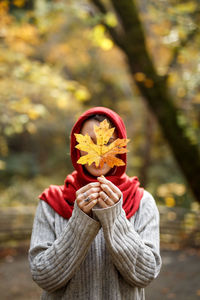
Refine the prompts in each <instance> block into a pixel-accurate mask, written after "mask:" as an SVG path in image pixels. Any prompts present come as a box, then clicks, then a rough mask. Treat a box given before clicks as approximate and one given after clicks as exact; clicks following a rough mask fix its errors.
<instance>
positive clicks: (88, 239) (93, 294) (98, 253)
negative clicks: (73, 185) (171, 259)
mask: <svg viewBox="0 0 200 300" xmlns="http://www.w3.org/2000/svg"><path fill="white" fill-rule="evenodd" d="M29 261H30V268H31V272H32V277H33V279H34V280H35V281H36V282H37V284H38V285H39V286H40V287H41V288H42V289H43V293H42V296H41V299H66V300H72V299H73V300H74V299H80V300H86V299H87V300H129V299H130V300H143V299H145V295H144V287H145V286H147V285H148V284H149V283H150V282H151V281H152V280H153V279H154V278H155V277H156V276H157V275H158V273H159V271H160V267H161V258H160V254H159V213H158V209H157V207H156V204H155V201H154V199H153V197H152V196H151V194H149V193H148V192H147V191H144V195H143V198H142V200H141V203H140V207H139V209H138V211H137V212H136V213H135V214H134V216H132V217H131V218H130V219H129V220H128V219H127V218H126V214H125V212H124V210H123V208H122V199H121V200H120V201H119V202H118V203H117V204H115V205H114V206H112V207H109V208H106V209H101V208H96V207H95V208H94V209H93V218H91V217H89V216H88V215H86V214H85V213H84V212H83V211H82V210H80V209H79V208H78V206H77V205H76V203H75V206H74V210H73V213H72V216H71V218H70V219H69V220H67V219H64V218H63V217H61V216H60V215H58V214H57V213H56V212H55V211H54V210H53V209H52V208H51V207H50V206H49V205H48V204H47V203H46V202H44V201H40V202H39V204H38V208H37V211H36V216H35V220H34V226H33V232H32V238H31V245H30V251H29Z"/></svg>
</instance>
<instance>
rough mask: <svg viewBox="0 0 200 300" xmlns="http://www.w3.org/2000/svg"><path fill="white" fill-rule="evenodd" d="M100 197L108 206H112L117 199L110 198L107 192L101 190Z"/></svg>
mask: <svg viewBox="0 0 200 300" xmlns="http://www.w3.org/2000/svg"><path fill="white" fill-rule="evenodd" d="M99 195H100V199H101V200H103V202H104V203H105V204H106V205H107V206H112V205H113V204H115V201H113V200H112V198H110V197H109V196H108V195H107V194H106V193H105V192H103V191H102V192H100V193H99Z"/></svg>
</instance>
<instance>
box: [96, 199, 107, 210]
mask: <svg viewBox="0 0 200 300" xmlns="http://www.w3.org/2000/svg"><path fill="white" fill-rule="evenodd" d="M98 203H99V205H100V207H101V208H107V207H109V205H107V204H106V203H105V202H104V201H103V199H101V198H98Z"/></svg>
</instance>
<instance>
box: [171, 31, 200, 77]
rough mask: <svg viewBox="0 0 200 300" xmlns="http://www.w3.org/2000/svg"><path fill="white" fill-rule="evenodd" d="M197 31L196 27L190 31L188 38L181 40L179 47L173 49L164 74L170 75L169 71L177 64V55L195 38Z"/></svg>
mask: <svg viewBox="0 0 200 300" xmlns="http://www.w3.org/2000/svg"><path fill="white" fill-rule="evenodd" d="M198 31H199V29H198V28H197V27H195V28H194V29H193V30H192V31H190V33H189V34H188V36H187V37H186V38H185V39H183V40H181V41H180V43H179V45H178V46H176V47H175V48H174V49H173V54H172V58H171V61H170V63H169V65H168V71H167V73H166V74H167V75H168V74H169V73H170V70H171V69H172V67H173V66H174V65H175V64H176V63H177V59H178V56H179V53H180V52H181V50H182V49H183V48H184V47H185V46H187V44H188V43H189V42H191V41H192V40H193V39H194V38H195V36H196V34H197V33H198Z"/></svg>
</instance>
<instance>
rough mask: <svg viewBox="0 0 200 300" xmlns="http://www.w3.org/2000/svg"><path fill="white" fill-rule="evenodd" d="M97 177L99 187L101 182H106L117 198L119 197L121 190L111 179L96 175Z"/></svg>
mask: <svg viewBox="0 0 200 300" xmlns="http://www.w3.org/2000/svg"><path fill="white" fill-rule="evenodd" d="M97 179H98V181H99V182H100V184H101V187H102V185H103V184H106V185H107V186H108V187H109V188H110V189H111V191H112V192H113V193H114V194H116V195H117V197H118V200H119V199H120V198H121V195H122V192H121V191H120V189H119V188H118V187H117V186H116V185H114V183H112V182H111V181H109V180H107V179H106V178H105V177H98V178H97Z"/></svg>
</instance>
